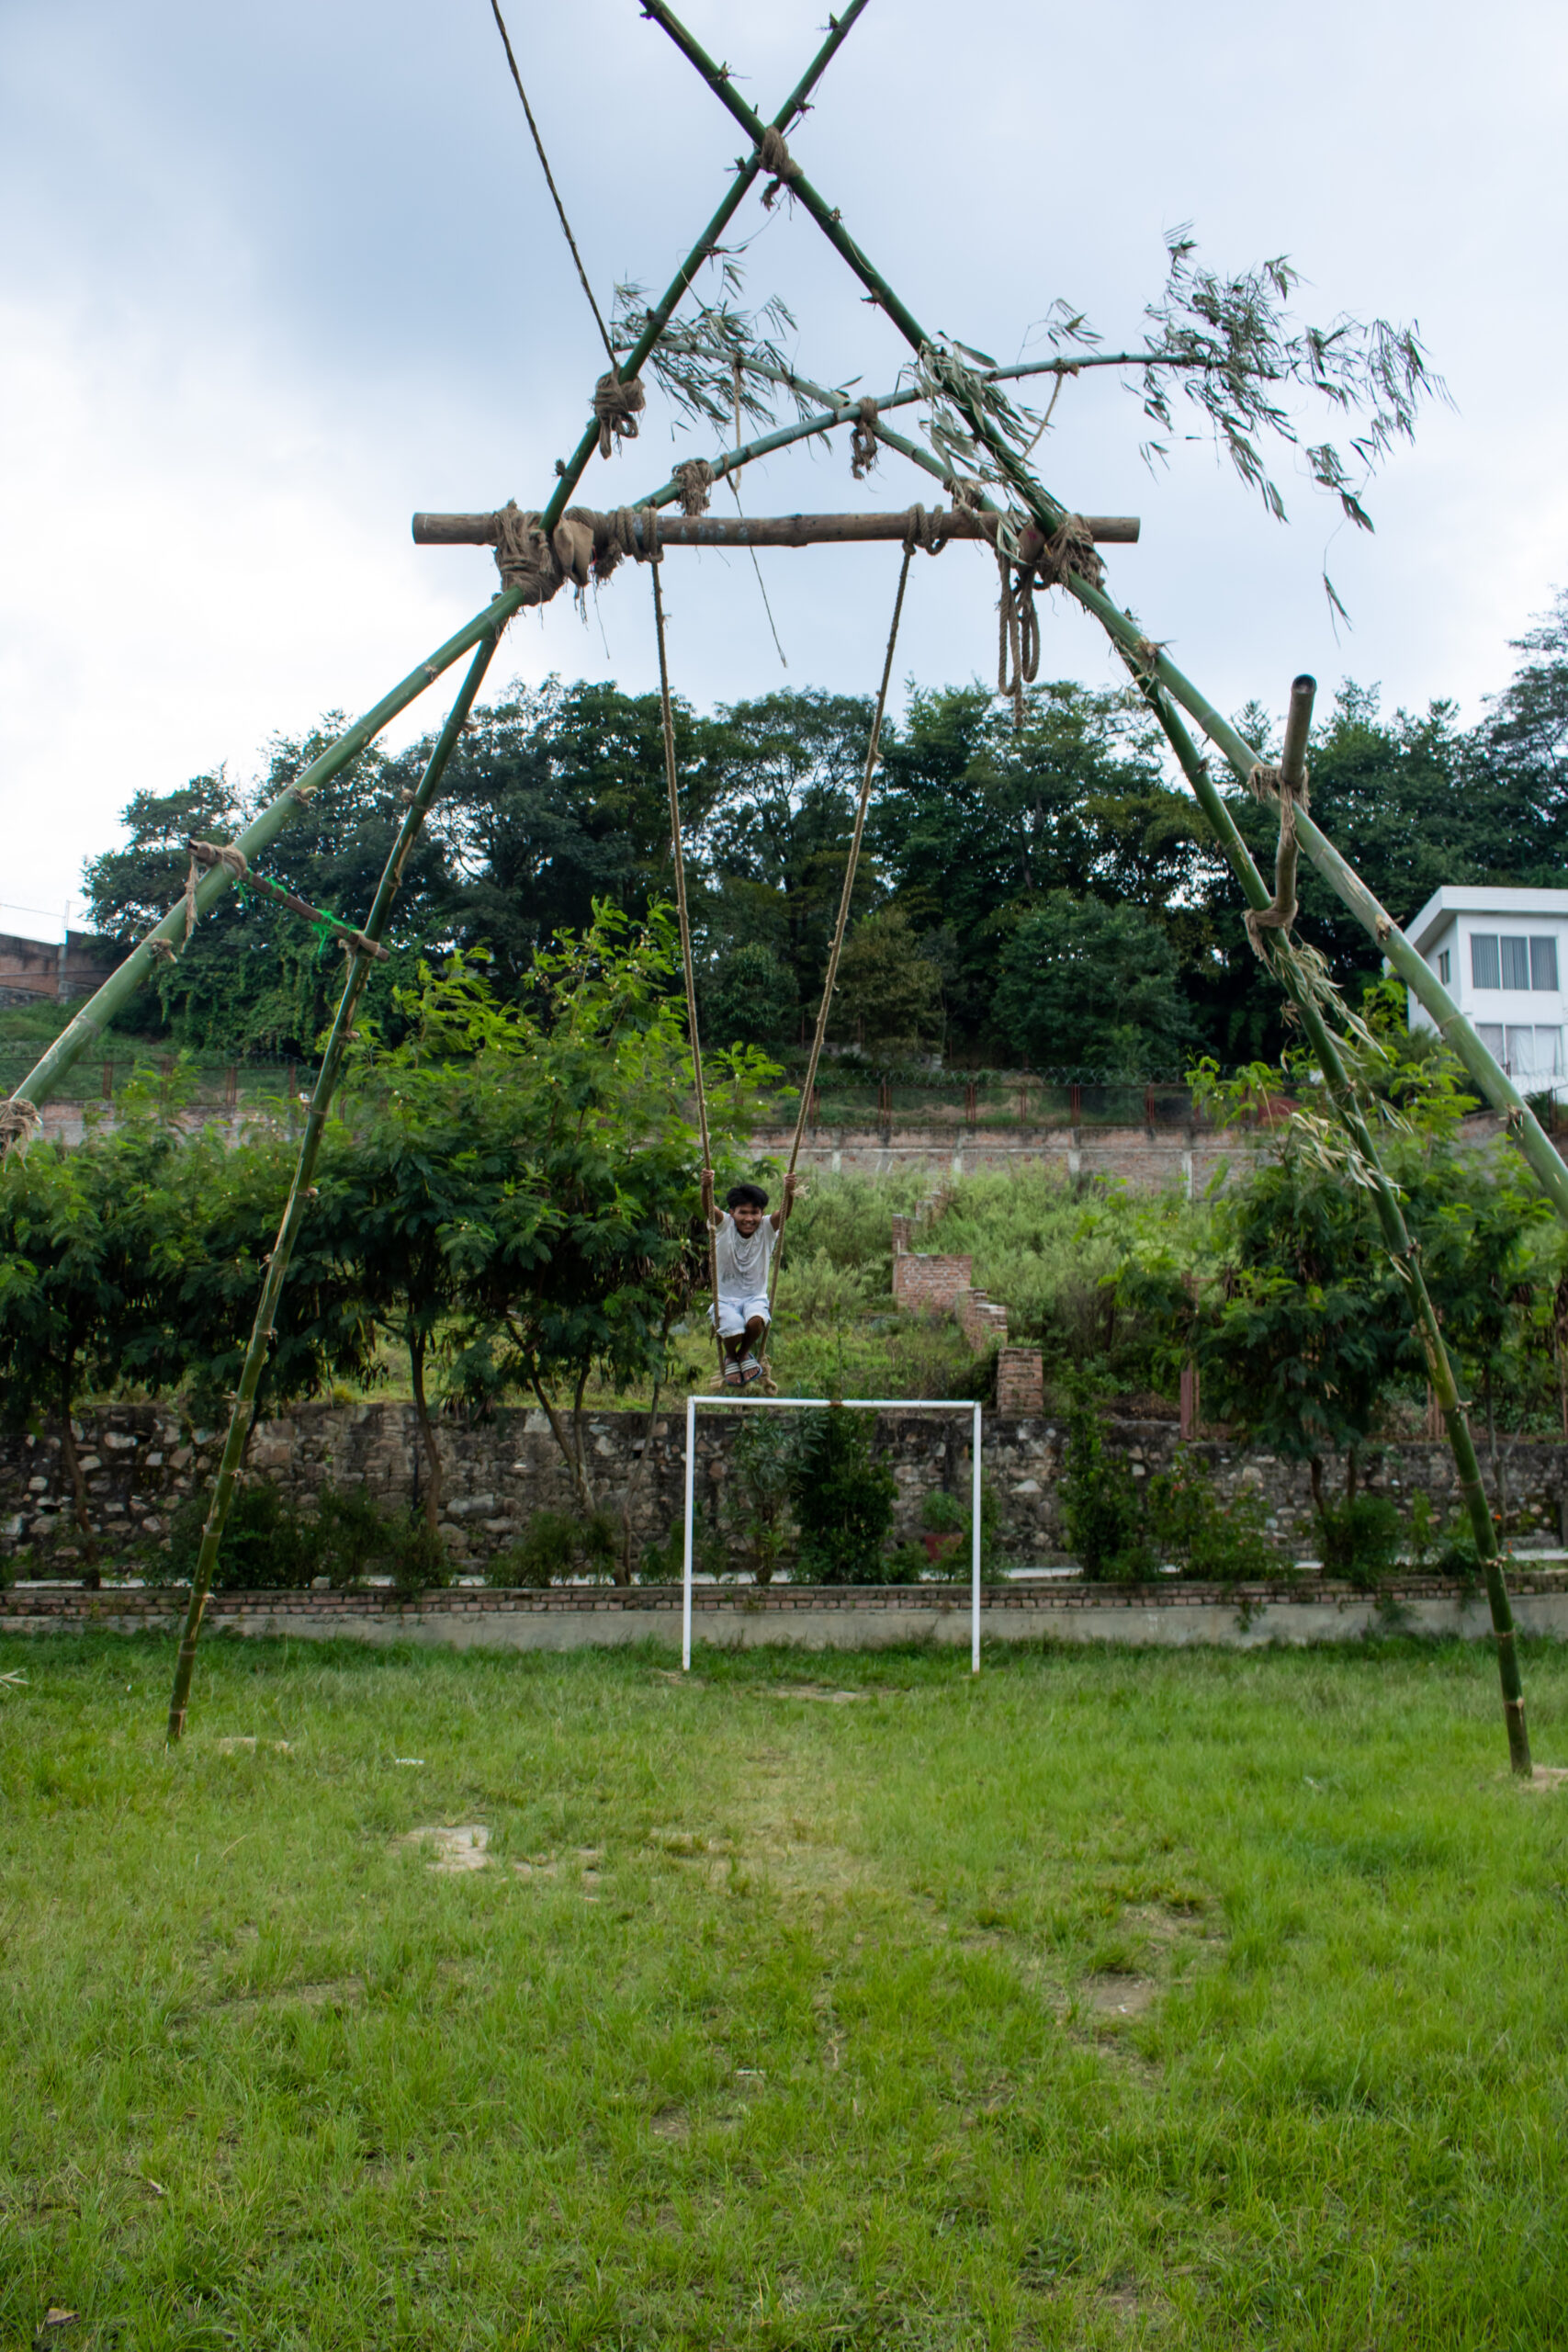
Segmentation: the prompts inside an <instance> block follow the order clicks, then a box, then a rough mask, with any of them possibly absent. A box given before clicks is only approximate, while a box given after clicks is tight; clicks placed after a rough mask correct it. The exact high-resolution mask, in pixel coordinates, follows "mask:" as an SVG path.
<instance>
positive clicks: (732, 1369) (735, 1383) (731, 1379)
mask: <svg viewBox="0 0 1568 2352" xmlns="http://www.w3.org/2000/svg"><path fill="white" fill-rule="evenodd" d="M741 1379H742V1374H741V1370H740V1366H739V1364H738V1363H737V1362H736V1361H735V1358H734V1357H733V1356H730V1357H729V1358H728V1361H727V1362H726V1364H725V1367H724V1385H725V1386H726V1387H727V1388H739V1386H740V1385H741Z"/></svg>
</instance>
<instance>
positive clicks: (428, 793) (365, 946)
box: [168, 625, 501, 1746]
mask: <svg viewBox="0 0 1568 2352" xmlns="http://www.w3.org/2000/svg"><path fill="white" fill-rule="evenodd" d="M500 642H501V628H500V626H499V625H498V626H497V627H496V628H495V629H494V630H493V631H492V633H491V635H490V636H489V637H487V638H485V639H483V640H482V642H481V643H480V645H479V650H478V651H477V652H476V654H475V655H474V658H473V661H472V662H471V663H470V664H469V667H468V675H467V677H466V678H465V679H464V680H463V684H462V688H461V691H460V692H459V694H458V695H457V701H456V702H455V703H454V704H453V706H452V708H451V710H450V712H449V713H448V715H447V719H446V726H445V727H444V728H443V729H442V730H441V733H440V735H439V736H438V737H437V738H436V741H435V747H434V751H433V752H431V754H430V757H429V759H428V760H427V762H426V763H425V768H424V774H423V775H422V776H421V778H420V780H419V787H418V789H417V791H416V792H415V794H414V797H413V799H412V802H411V803H410V805H409V807H408V809H406V810H405V811H404V814H403V821H402V823H401V824H400V827H399V828H398V837H397V840H396V841H395V842H393V844H392V853H391V855H390V856H389V858H388V860H387V863H386V865H385V867H384V868H383V870H382V874H381V879H380V881H379V882H378V885H377V888H376V897H375V899H374V901H373V903H372V905H371V909H370V912H369V914H368V915H367V917H366V920H365V929H364V933H363V937H362V939H361V940H360V941H359V942H356V943H355V945H354V946H353V947H352V949H351V950H350V955H349V966H348V976H347V978H345V980H344V986H343V994H342V996H341V997H340V998H339V1000H338V1008H337V1012H336V1014H335V1016H334V1018H333V1025H332V1033H331V1035H330V1036H329V1037H328V1039H327V1049H326V1052H325V1053H324V1055H323V1056H322V1057H321V1074H320V1076H319V1077H318V1078H317V1080H316V1084H315V1088H314V1091H313V1092H312V1094H311V1096H310V1111H309V1113H308V1114H307V1116H306V1120H305V1132H304V1134H303V1136H301V1138H300V1142H299V1158H298V1159H297V1161H296V1163H295V1168H294V1181H293V1182H292V1183H291V1184H290V1186H289V1188H288V1200H287V1202H286V1203H285V1204H284V1210H283V1216H282V1220H281V1222H280V1223H279V1225H278V1228H277V1239H276V1242H275V1243H274V1245H273V1250H272V1255H271V1257H270V1258H269V1259H268V1260H267V1267H266V1280H265V1283H263V1284H262V1294H261V1297H260V1300H259V1301H258V1302H257V1306H256V1312H255V1319H254V1322H253V1324H252V1326H251V1337H250V1344H249V1345H248V1347H247V1348H246V1350H245V1361H244V1365H243V1369H242V1371H241V1374H240V1385H239V1387H238V1389H237V1390H236V1392H235V1397H234V1403H233V1407H232V1409H231V1412H230V1415H229V1433H228V1436H227V1437H226V1439H225V1440H224V1444H223V1456H222V1461H221V1463H220V1466H219V1471H218V1481H217V1484H216V1486H215V1487H214V1488H213V1493H212V1501H211V1504H210V1505H209V1510H208V1513H207V1524H206V1525H205V1527H204V1528H203V1529H202V1532H201V1550H200V1553H199V1554H198V1555H197V1564H196V1568H195V1571H194V1573H193V1574H192V1577H191V1582H190V1601H189V1605H188V1606H187V1608H186V1622H185V1629H184V1632H183V1633H182V1634H181V1636H180V1646H179V1655H178V1657H177V1658H176V1659H175V1685H174V1689H173V1691H171V1693H170V1696H169V1726H168V1738H169V1743H170V1745H171V1746H172V1745H173V1744H174V1743H175V1741H176V1740H178V1739H179V1738H180V1737H181V1736H182V1735H183V1734H184V1731H185V1724H186V1707H187V1705H188V1704H189V1702H190V1685H191V1676H192V1673H193V1671H194V1669H195V1666H196V1645H197V1640H198V1639H199V1637H200V1634H201V1621H202V1618H203V1616H204V1615H205V1614H206V1611H207V1600H208V1595H209V1592H210V1590H211V1589H212V1572H213V1570H214V1568H215V1567H216V1566H217V1564H218V1551H219V1546H220V1544H221V1543H222V1541H223V1528H224V1523H225V1521H227V1519H228V1516H229V1507H230V1505H231V1502H232V1501H233V1498H234V1486H235V1481H236V1480H237V1478H238V1476H239V1473H240V1465H241V1464H242V1463H243V1460H244V1455H245V1444H246V1441H247V1440H248V1438H249V1436H250V1430H251V1418H252V1415H253V1413H254V1408H255V1397H256V1389H257V1387H258V1385H260V1381H261V1375H262V1370H263V1367H264V1365H265V1363H266V1357H267V1351H268V1348H269V1347H270V1346H271V1343H272V1327H273V1322H274V1319H275V1317H276V1313H277V1302H278V1299H279V1298H280V1296H281V1295H282V1292H283V1285H284V1283H285V1282H286V1281H287V1280H288V1267H289V1261H290V1260H291V1259H292V1257H293V1255H294V1244H295V1242H296V1240H297V1239H298V1238H299V1227H300V1225H301V1224H302V1222H303V1221H304V1216H305V1209H306V1204H307V1203H308V1202H309V1200H310V1190H311V1183H310V1180H311V1178H312V1176H313V1175H314V1173H315V1169H316V1161H317V1159H318V1157H319V1155H320V1152H321V1136H322V1134H323V1131H324V1130H325V1127H326V1123H327V1114H328V1112H329V1111H330V1109H331V1108H332V1101H333V1094H334V1093H335V1092H336V1091H337V1081H338V1077H339V1074H340V1072H341V1070H342V1069H343V1061H344V1055H345V1054H346V1052H347V1050H348V1044H349V1039H350V1037H351V1036H352V1035H353V1031H354V1015H355V1008H356V1006H357V1005H358V1002H359V999H360V996H361V995H362V993H363V991H364V988H365V982H366V980H367V978H368V976H369V971H370V967H371V964H372V962H373V961H374V960H375V957H376V953H377V949H378V945H379V943H380V939H381V934H382V933H383V932H384V931H385V930H386V928H387V922H388V918H389V916H390V914H391V910H392V901H393V899H395V898H396V896H397V894H398V889H399V887H400V883H401V881H402V877H403V870H404V868H405V866H406V865H407V864H408V861H409V856H410V854H411V852H412V849H413V846H414V843H415V842H416V841H417V840H418V839H419V835H420V831H421V829H422V828H423V823H424V820H425V816H426V813H427V811H428V810H429V808H430V804H431V802H432V800H433V799H434V797H435V789H436V786H438V785H439V783H440V781H441V776H442V772H443V770H444V769H445V767H446V763H447V761H448V759H450V757H451V755H452V751H453V748H454V746H455V745H456V744H457V741H458V740H459V739H460V737H461V735H462V732H463V722H464V720H465V719H466V718H468V713H469V711H470V710H471V709H472V707H473V703H474V697H475V695H477V694H478V693H479V686H480V684H481V682H482V680H483V678H484V674H485V672H486V671H487V670H488V669H489V667H490V663H491V656H492V654H493V653H494V651H495V649H496V647H497V646H498V645H499V644H500Z"/></svg>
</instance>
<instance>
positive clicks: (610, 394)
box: [593, 368, 648, 458]
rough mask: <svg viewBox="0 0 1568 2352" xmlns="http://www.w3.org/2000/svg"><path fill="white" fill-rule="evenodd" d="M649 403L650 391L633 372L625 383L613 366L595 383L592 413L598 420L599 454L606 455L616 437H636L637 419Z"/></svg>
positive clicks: (633, 438) (605, 456)
mask: <svg viewBox="0 0 1568 2352" xmlns="http://www.w3.org/2000/svg"><path fill="white" fill-rule="evenodd" d="M647 406H648V394H647V393H646V392H645V391H644V390H643V388H642V386H641V385H640V384H639V383H638V381H637V378H636V377H635V376H634V377H633V378H632V379H631V380H630V382H629V383H623V382H622V380H621V376H620V371H619V369H618V368H610V369H608V370H607V371H606V373H605V374H604V375H603V376H601V377H600V379H599V381H598V382H597V383H596V384H595V385H594V387H593V413H594V415H595V416H596V417H597V418H598V420H599V455H600V456H601V457H602V458H607V457H608V456H609V454H610V452H611V450H612V448H614V447H615V443H616V442H617V441H635V440H636V439H637V418H638V417H639V416H640V415H641V414H642V412H643V410H644V409H645V408H646V407H647Z"/></svg>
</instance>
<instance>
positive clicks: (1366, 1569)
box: [1318, 1495, 1400, 1591]
mask: <svg viewBox="0 0 1568 2352" xmlns="http://www.w3.org/2000/svg"><path fill="white" fill-rule="evenodd" d="M1318 1532H1319V1536H1320V1538H1321V1541H1322V1544H1323V1569H1324V1574H1325V1576H1330V1577H1344V1578H1345V1580H1346V1582H1347V1583H1348V1584H1353V1585H1359V1587H1360V1589H1362V1590H1363V1591H1371V1590H1373V1589H1375V1588H1376V1587H1377V1586H1378V1585H1380V1584H1381V1583H1382V1580H1383V1578H1384V1577H1386V1576H1388V1575H1390V1574H1392V1572H1393V1567H1394V1564H1395V1562H1396V1561H1397V1559H1398V1557H1399V1536H1400V1527H1399V1511H1398V1508H1397V1506H1396V1505H1395V1504H1394V1502H1393V1500H1392V1498H1390V1497H1389V1496H1387V1495H1357V1496H1356V1497H1355V1498H1353V1500H1351V1501H1349V1502H1344V1503H1337V1504H1336V1503H1330V1504H1328V1505H1326V1506H1325V1509H1324V1510H1321V1511H1319V1513H1318Z"/></svg>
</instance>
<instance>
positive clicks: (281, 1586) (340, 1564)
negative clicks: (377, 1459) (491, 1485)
mask: <svg viewBox="0 0 1568 2352" xmlns="http://www.w3.org/2000/svg"><path fill="white" fill-rule="evenodd" d="M209 1499H210V1498H209V1496H208V1495H206V1494H201V1495H193V1496H192V1497H191V1498H190V1500H189V1501H188V1502H186V1503H183V1504H182V1505H181V1506H180V1509H179V1510H177V1511H176V1512H175V1516H174V1519H173V1521H172V1522H171V1524H170V1529H169V1555H168V1560H169V1571H170V1574H171V1575H172V1576H173V1577H175V1579H176V1580H177V1581H181V1582H186V1583H188V1582H189V1580H190V1578H191V1577H192V1575H193V1574H194V1572H195V1569H196V1563H197V1554H198V1553H199V1552H200V1550H201V1531H202V1528H203V1526H204V1525H205V1524H206V1520H207V1510H208V1504H209ZM373 1569H379V1570H380V1571H381V1572H382V1573H383V1574H387V1573H389V1574H390V1576H391V1578H392V1582H393V1584H394V1586H395V1587H396V1589H397V1590H398V1591H399V1592H401V1593H414V1592H427V1591H434V1590H437V1589H440V1588H441V1587H442V1586H444V1585H448V1584H450V1583H451V1581H452V1567H451V1562H450V1560H449V1559H448V1557H447V1554H446V1545H445V1544H443V1543H442V1542H441V1540H440V1538H439V1536H437V1535H436V1534H434V1532H433V1531H432V1530H431V1529H430V1528H429V1527H428V1526H427V1525H426V1523H425V1521H423V1519H411V1518H410V1517H409V1516H408V1514H407V1513H406V1512H404V1511H401V1510H390V1511H386V1512H383V1511H382V1510H380V1509H379V1508H378V1505H377V1504H376V1502H375V1501H374V1500H373V1498H371V1496H370V1495H369V1493H368V1492H367V1489H366V1488H365V1487H346V1488H344V1487H322V1488H321V1493H320V1495H319V1496H318V1497H317V1508H316V1510H315V1511H314V1513H306V1512H304V1511H301V1510H299V1508H298V1506H297V1505H296V1503H295V1502H294V1499H293V1498H292V1497H291V1496H290V1495H288V1493H286V1492H285V1491H284V1489H283V1488H282V1487H274V1486H270V1485H268V1484H267V1483H266V1481H265V1479H257V1480H253V1481H247V1483H245V1484H244V1485H243V1486H241V1487H237V1488H236V1490H235V1494H234V1499H233V1501H232V1503H231V1505H230V1509H229V1518H228V1522H227V1524H226V1525H225V1527H224V1530H223V1541H222V1544H221V1545H220V1548H219V1554H218V1566H217V1567H216V1569H215V1571H214V1573H213V1578H212V1589H213V1590H214V1591H215V1592H299V1591H302V1590H303V1589H305V1587H306V1586H308V1585H310V1584H311V1583H312V1582H313V1581H314V1580H315V1578H316V1577H320V1576H324V1577H328V1578H329V1579H330V1580H331V1582H332V1583H333V1585H334V1586H335V1587H336V1588H338V1589H340V1590H342V1589H344V1588H346V1587H348V1586H351V1585H356V1584H360V1583H362V1582H363V1581H364V1579H365V1577H367V1575H368V1574H369V1573H370V1572H371V1571H372V1570H373Z"/></svg>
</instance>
